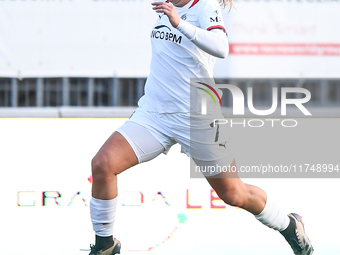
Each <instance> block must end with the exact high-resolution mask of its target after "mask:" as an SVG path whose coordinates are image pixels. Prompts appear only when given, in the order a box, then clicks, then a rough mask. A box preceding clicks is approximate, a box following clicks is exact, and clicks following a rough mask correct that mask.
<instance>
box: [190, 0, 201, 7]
mask: <svg viewBox="0 0 340 255" xmlns="http://www.w3.org/2000/svg"><path fill="white" fill-rule="evenodd" d="M198 1H199V0H195V1H194V2H193V3H192V4H191V5H190V7H189V9H190V8H191V7H193V6H194V5H195V4H197V2H198Z"/></svg>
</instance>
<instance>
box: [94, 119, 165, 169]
mask: <svg viewBox="0 0 340 255" xmlns="http://www.w3.org/2000/svg"><path fill="white" fill-rule="evenodd" d="M162 152H164V147H163V146H162V144H161V143H160V142H159V141H158V140H157V139H156V138H155V137H154V136H153V135H152V134H151V133H150V132H149V131H148V130H147V129H146V128H145V127H143V126H142V125H139V124H138V123H135V122H132V121H127V122H126V123H125V124H124V125H123V126H121V127H120V128H119V129H118V130H117V131H116V132H114V133H113V134H112V135H111V137H110V138H109V139H108V140H107V141H106V142H105V143H104V145H103V146H102V148H101V149H100V150H99V152H98V153H97V155H96V156H95V158H94V160H93V161H94V162H98V164H97V166H100V167H98V168H99V169H104V170H105V171H110V172H112V173H114V174H119V173H121V172H123V171H124V170H126V169H128V168H130V167H132V166H134V165H136V164H138V163H142V162H146V161H149V160H151V159H153V158H155V157H157V156H158V155H159V154H161V153H162ZM93 165H96V164H93ZM94 168H95V167H94Z"/></svg>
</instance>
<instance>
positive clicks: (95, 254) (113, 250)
mask: <svg viewBox="0 0 340 255" xmlns="http://www.w3.org/2000/svg"><path fill="white" fill-rule="evenodd" d="M90 248H91V252H90V254H89V255H114V254H120V248H121V244H120V242H119V241H118V240H117V239H114V243H113V246H111V247H110V248H107V249H105V250H100V251H97V250H96V247H95V246H94V245H93V244H91V245H90Z"/></svg>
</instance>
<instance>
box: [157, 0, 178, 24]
mask: <svg viewBox="0 0 340 255" xmlns="http://www.w3.org/2000/svg"><path fill="white" fill-rule="evenodd" d="M151 4H152V5H153V8H152V9H153V10H155V11H156V12H157V13H164V14H165V15H166V16H168V18H169V21H170V23H171V25H172V26H173V27H177V26H178V24H179V22H180V21H181V18H180V17H179V15H178V12H177V10H176V9H175V6H173V5H172V4H169V3H166V2H154V3H151Z"/></svg>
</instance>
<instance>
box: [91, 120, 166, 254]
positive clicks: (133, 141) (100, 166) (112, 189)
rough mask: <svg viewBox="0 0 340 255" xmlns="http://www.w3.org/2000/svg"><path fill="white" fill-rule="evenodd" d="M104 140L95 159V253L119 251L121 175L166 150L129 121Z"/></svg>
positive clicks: (93, 199)
mask: <svg viewBox="0 0 340 255" xmlns="http://www.w3.org/2000/svg"><path fill="white" fill-rule="evenodd" d="M118 131H119V132H114V133H113V134H112V135H111V137H110V138H109V139H108V140H107V141H106V142H105V143H104V145H103V146H102V147H101V149H100V150H99V151H98V153H97V154H96V156H95V157H94V158H93V160H92V176H93V185H92V199H91V203H90V212H91V220H92V224H93V229H94V231H95V233H96V244H95V246H92V247H91V253H90V254H91V255H92V254H93V255H94V254H102V255H106V254H108V255H111V254H116V253H118V252H119V250H120V243H119V242H118V241H116V240H113V223H114V219H115V215H116V207H117V195H118V193H117V175H118V174H120V173H121V172H123V171H124V170H126V169H128V168H130V167H132V166H134V165H136V164H138V163H142V162H145V161H148V160H151V159H153V158H155V157H156V156H158V155H159V154H161V153H162V152H163V151H164V147H163V146H162V144H161V143H160V142H159V141H158V140H157V139H156V138H154V136H153V135H151V133H150V132H149V131H148V130H147V129H146V128H145V127H143V126H141V125H139V124H137V123H135V122H131V121H130V122H126V123H125V124H124V125H123V126H122V127H121V128H120V129H119V130H118Z"/></svg>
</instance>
